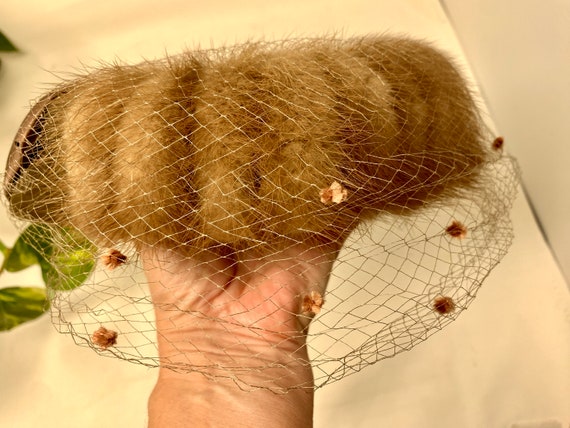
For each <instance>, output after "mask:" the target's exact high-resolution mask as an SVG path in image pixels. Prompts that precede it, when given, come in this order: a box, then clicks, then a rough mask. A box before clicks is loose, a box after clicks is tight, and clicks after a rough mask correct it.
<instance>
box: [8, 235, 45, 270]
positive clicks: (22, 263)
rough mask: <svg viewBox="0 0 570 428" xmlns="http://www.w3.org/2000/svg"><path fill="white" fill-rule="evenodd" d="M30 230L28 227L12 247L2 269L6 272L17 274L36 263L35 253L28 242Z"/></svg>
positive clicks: (36, 256)
mask: <svg viewBox="0 0 570 428" xmlns="http://www.w3.org/2000/svg"><path fill="white" fill-rule="evenodd" d="M31 228H33V226H30V227H28V228H27V229H26V230H24V232H23V233H22V234H21V235H20V236H19V237H18V239H17V240H16V242H15V243H14V246H13V247H12V249H11V250H10V251H8V252H7V253H8V255H7V257H6V260H5V261H4V269H6V271H8V272H18V271H21V270H23V269H26V268H28V267H30V266H32V265H35V264H36V263H38V261H39V260H38V255H37V251H36V250H35V248H34V247H32V246H31V245H30V244H29V243H28V242H30V241H29V240H30V238H31V233H33V232H31Z"/></svg>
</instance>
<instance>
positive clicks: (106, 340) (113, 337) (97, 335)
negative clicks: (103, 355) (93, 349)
mask: <svg viewBox="0 0 570 428" xmlns="http://www.w3.org/2000/svg"><path fill="white" fill-rule="evenodd" d="M117 337H118V333H117V332H116V331H113V330H107V329H106V328H105V327H99V328H98V329H97V330H96V331H95V332H94V333H93V335H92V336H91V340H93V343H94V344H95V345H97V346H99V347H100V348H102V349H107V348H109V347H111V346H114V345H116V344H117Z"/></svg>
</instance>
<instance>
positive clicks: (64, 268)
mask: <svg viewBox="0 0 570 428" xmlns="http://www.w3.org/2000/svg"><path fill="white" fill-rule="evenodd" d="M95 254H96V249H95V247H94V246H93V244H91V242H90V241H89V240H88V239H87V238H85V237H84V236H83V235H82V234H80V233H79V232H78V231H76V230H75V229H72V228H61V227H57V226H48V225H42V224H32V225H30V226H28V227H27V228H26V229H25V230H24V231H23V232H22V234H21V235H20V237H19V238H18V239H17V240H16V243H15V244H14V248H13V249H12V250H11V251H10V254H9V255H8V258H7V260H6V263H5V264H4V266H5V269H6V270H7V271H9V272H16V271H18V270H22V269H25V268H27V267H29V266H31V265H33V264H35V263H38V264H39V265H40V268H41V271H42V278H43V280H44V282H45V284H46V286H47V287H48V288H50V289H53V290H72V289H74V288H76V287H78V286H80V285H81V284H83V283H84V282H85V280H86V279H87V278H88V277H89V275H90V273H91V271H92V270H93V268H94V267H95Z"/></svg>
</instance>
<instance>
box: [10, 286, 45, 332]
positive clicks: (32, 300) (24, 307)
mask: <svg viewBox="0 0 570 428" xmlns="http://www.w3.org/2000/svg"><path fill="white" fill-rule="evenodd" d="M48 309H49V302H48V300H47V297H46V290H45V289H44V288H37V287H8V288H2V289H0V331H5V330H10V329H12V328H14V327H16V326H17V325H20V324H22V323H25V322H26V321H30V320H33V319H36V318H37V317H39V316H41V315H42V314H43V313H44V312H46V311H47V310H48Z"/></svg>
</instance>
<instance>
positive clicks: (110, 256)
mask: <svg viewBox="0 0 570 428" xmlns="http://www.w3.org/2000/svg"><path fill="white" fill-rule="evenodd" d="M126 262H127V256H125V255H124V254H123V253H121V252H120V251H119V250H115V249H111V250H109V251H108V252H107V253H106V254H103V256H101V263H103V265H104V266H105V267H106V268H107V269H110V270H113V269H115V268H116V267H118V266H121V265H122V264H125V263H126Z"/></svg>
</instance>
